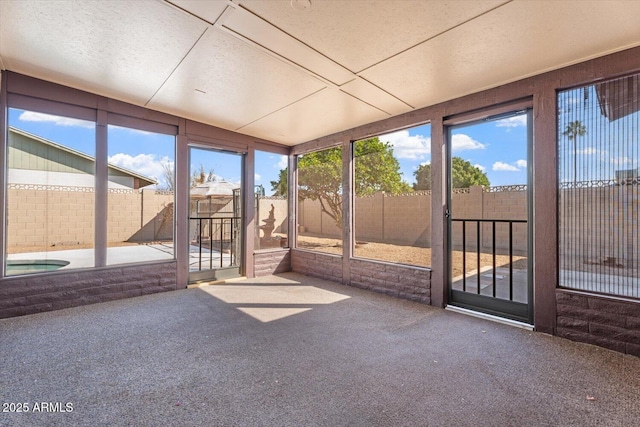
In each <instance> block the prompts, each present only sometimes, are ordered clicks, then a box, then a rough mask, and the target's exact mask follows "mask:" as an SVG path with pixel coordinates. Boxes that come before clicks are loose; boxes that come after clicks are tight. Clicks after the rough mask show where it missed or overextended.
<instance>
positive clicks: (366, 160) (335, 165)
mask: <svg viewBox="0 0 640 427" xmlns="http://www.w3.org/2000/svg"><path fill="white" fill-rule="evenodd" d="M354 155H355V160H354V162H355V174H354V187H355V194H356V196H363V195H370V194H374V193H376V192H379V191H384V192H387V193H392V194H397V193H402V192H407V191H411V187H410V186H409V184H407V183H406V182H404V181H402V173H401V172H400V164H399V163H398V160H397V159H396V158H395V157H394V156H393V147H392V146H391V144H389V143H385V142H381V141H380V139H379V138H378V137H375V138H369V139H365V140H362V141H357V142H356V143H355V144H354ZM271 190H272V191H274V194H276V195H285V194H287V193H286V190H287V170H286V169H282V170H280V174H279V176H278V180H277V181H271ZM298 196H299V197H300V198H301V199H310V200H318V201H319V202H320V207H321V209H322V211H323V212H324V213H325V214H327V215H328V216H329V217H330V218H332V219H333V220H334V221H335V223H336V224H337V225H338V226H339V227H340V226H341V225H342V148H340V147H335V148H329V149H327V150H322V151H316V152H313V153H309V154H305V155H304V156H301V157H299V158H298Z"/></svg>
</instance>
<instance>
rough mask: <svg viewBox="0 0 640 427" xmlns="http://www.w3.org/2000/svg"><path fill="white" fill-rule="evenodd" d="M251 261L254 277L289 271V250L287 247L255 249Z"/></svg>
mask: <svg viewBox="0 0 640 427" xmlns="http://www.w3.org/2000/svg"><path fill="white" fill-rule="evenodd" d="M253 263H254V264H253V265H254V267H253V268H254V274H255V276H256V277H260V276H268V275H270V274H278V273H284V272H286V271H291V251H290V250H289V249H280V250H278V249H276V250H265V251H257V252H255V253H254V254H253Z"/></svg>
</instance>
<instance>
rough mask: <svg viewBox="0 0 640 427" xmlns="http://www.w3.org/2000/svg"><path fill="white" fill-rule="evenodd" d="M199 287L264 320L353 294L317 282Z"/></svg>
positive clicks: (261, 320) (257, 318)
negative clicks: (334, 290) (318, 286)
mask: <svg viewBox="0 0 640 427" xmlns="http://www.w3.org/2000/svg"><path fill="white" fill-rule="evenodd" d="M200 289H201V290H203V291H205V292H207V293H208V294H209V295H211V296H213V297H215V298H218V299H219V300H221V301H224V302H225V303H227V304H232V305H236V306H237V307H236V308H237V309H238V310H240V311H241V312H243V313H245V314H247V315H249V316H251V317H253V318H254V319H256V320H259V321H260V322H263V323H267V322H272V321H274V320H279V319H283V318H285V317H289V316H293V315H295V314H300V313H304V312H305V311H309V310H312V309H313V308H314V306H317V305H326V304H333V303H335V302H339V301H343V300H345V299H349V298H350V297H349V296H348V295H343V294H339V293H337V292H331V291H327V290H325V289H320V288H316V287H314V286H295V285H293V286H292V285H283V286H280V285H270V284H266V285H258V284H256V285H243V284H238V285H230V284H224V285H211V286H203V287H201V288H200ZM292 306H295V307H292Z"/></svg>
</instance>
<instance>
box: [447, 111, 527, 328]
mask: <svg viewBox="0 0 640 427" xmlns="http://www.w3.org/2000/svg"><path fill="white" fill-rule="evenodd" d="M521 113H524V114H526V115H527V132H526V135H527V186H526V192H527V195H526V199H527V303H518V302H515V301H510V300H504V299H499V298H495V297H490V296H485V295H478V294H472V293H469V292H464V291H458V290H454V289H453V286H452V285H453V280H452V279H453V277H452V258H453V257H452V251H453V227H452V222H453V221H452V220H453V218H452V214H451V207H452V194H453V192H452V174H451V160H452V152H451V148H452V143H451V141H452V137H451V132H452V130H454V129H456V128H458V127H462V126H469V125H472V124H474V123H481V122H484V121H494V120H500V119H503V118H508V117H511V116H514V115H519V114H521ZM533 120H534V119H533V101H532V100H525V101H520V102H515V103H509V104H505V105H502V106H499V107H496V108H487V109H483V110H481V111H476V112H472V113H468V114H460V115H456V116H452V117H450V118H446V119H445V120H444V121H443V125H444V138H445V165H444V170H445V171H446V195H445V201H446V210H445V212H446V215H445V216H446V230H445V233H446V239H447V250H446V251H445V254H444V255H445V258H446V262H445V266H446V268H447V272H446V278H447V281H446V286H447V299H448V304H449V305H452V306H457V307H461V308H464V309H469V310H472V311H478V312H481V313H485V314H489V315H493V316H498V317H503V318H505V319H510V320H514V321H517V322H522V323H525V324H528V325H533V324H534V278H533V237H534V229H533V223H534V221H533V215H534V211H533V193H534V188H533V144H534V135H533V128H534V126H533ZM478 274H480V272H478Z"/></svg>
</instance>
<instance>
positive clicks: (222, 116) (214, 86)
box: [149, 27, 325, 130]
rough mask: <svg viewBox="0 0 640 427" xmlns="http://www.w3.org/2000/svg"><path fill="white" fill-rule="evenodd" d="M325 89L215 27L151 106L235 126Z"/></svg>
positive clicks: (226, 125) (204, 37)
mask: <svg viewBox="0 0 640 427" xmlns="http://www.w3.org/2000/svg"><path fill="white" fill-rule="evenodd" d="M324 87H325V84H323V83H322V82H321V81H320V80H318V79H316V78H313V77H310V76H309V75H307V74H305V73H303V72H302V71H300V70H298V69H297V68H295V67H293V66H291V65H289V64H286V63H285V62H283V61H281V60H278V59H276V58H274V57H273V56H271V55H269V54H267V53H264V52H263V51H261V50H259V49H258V48H255V47H253V46H251V45H249V44H247V43H245V42H243V41H241V40H239V39H238V38H236V37H234V36H233V35H231V34H228V33H227V32H225V31H223V30H220V29H217V28H213V27H211V28H210V29H209V30H208V31H207V33H206V34H205V35H204V36H203V37H202V38H201V39H200V41H199V42H198V44H197V45H196V46H195V47H194V48H193V49H192V50H191V52H190V53H189V55H188V56H187V58H185V60H184V61H183V62H182V63H181V64H180V66H179V67H178V68H177V69H176V71H175V73H174V74H173V75H172V76H171V77H170V78H169V79H168V80H167V82H166V83H165V85H164V86H163V87H162V89H160V90H159V91H158V93H157V94H156V96H155V97H154V98H153V100H152V101H151V102H150V103H149V106H150V107H151V108H156V109H159V110H161V111H166V112H171V113H173V114H179V115H181V116H184V117H187V118H190V119H193V120H199V121H203V122H205V123H209V124H214V125H216V126H220V127H223V128H225V129H232V130H233V129H237V128H239V127H241V126H244V125H246V124H248V123H251V122H253V121H255V120H257V119H259V118H261V117H263V116H265V115H267V114H269V113H272V112H274V111H277V110H279V109H281V108H284V107H286V106H287V105H289V104H292V103H294V102H296V101H298V100H300V99H302V98H305V97H307V96H309V95H311V94H312V93H314V92H316V91H319V90H321V89H323V88H324Z"/></svg>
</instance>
